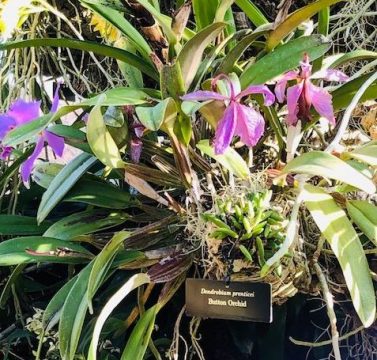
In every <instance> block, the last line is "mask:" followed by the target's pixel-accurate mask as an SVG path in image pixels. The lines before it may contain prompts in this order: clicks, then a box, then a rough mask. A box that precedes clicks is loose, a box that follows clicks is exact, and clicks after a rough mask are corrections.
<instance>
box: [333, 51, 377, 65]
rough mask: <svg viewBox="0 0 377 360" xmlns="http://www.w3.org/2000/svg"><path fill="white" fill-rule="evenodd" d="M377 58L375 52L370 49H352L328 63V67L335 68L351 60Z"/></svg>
mask: <svg viewBox="0 0 377 360" xmlns="http://www.w3.org/2000/svg"><path fill="white" fill-rule="evenodd" d="M368 59H377V52H376V51H370V50H363V49H361V50H354V51H350V52H347V53H345V54H343V55H342V56H340V57H338V58H337V59H336V60H335V61H333V62H332V63H331V64H330V66H329V67H330V68H336V67H338V66H340V65H344V64H346V63H348V62H351V61H359V60H368Z"/></svg>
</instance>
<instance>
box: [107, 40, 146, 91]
mask: <svg viewBox="0 0 377 360" xmlns="http://www.w3.org/2000/svg"><path fill="white" fill-rule="evenodd" d="M114 45H115V46H117V47H120V48H121V49H124V50H127V51H129V52H131V53H132V54H136V48H135V47H134V45H133V44H132V43H131V42H130V41H129V40H128V39H127V38H125V37H121V38H120V39H118V40H117V41H116V42H115V44H114ZM117 63H118V67H119V70H120V71H121V73H122V74H123V77H124V79H125V80H126V82H127V84H128V85H129V86H131V87H134V88H143V87H144V81H143V74H142V73H141V71H140V70H138V69H136V68H135V67H133V66H130V65H128V64H126V63H124V62H122V61H119V60H117Z"/></svg>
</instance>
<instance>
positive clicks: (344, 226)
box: [304, 184, 376, 327]
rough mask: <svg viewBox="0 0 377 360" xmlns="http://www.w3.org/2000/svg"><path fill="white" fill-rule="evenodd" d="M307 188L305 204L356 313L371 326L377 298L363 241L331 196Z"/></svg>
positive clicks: (313, 187)
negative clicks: (340, 276) (345, 285)
mask: <svg viewBox="0 0 377 360" xmlns="http://www.w3.org/2000/svg"><path fill="white" fill-rule="evenodd" d="M304 189H305V198H304V201H305V204H306V206H307V208H308V209H309V211H310V214H311V215H312V217H313V219H314V221H315V223H316V224H317V226H318V227H319V229H320V230H321V233H322V234H323V236H324V237H325V238H326V240H327V241H328V242H329V244H330V246H331V249H332V251H333V252H334V254H335V256H336V257H337V259H338V261H339V264H340V266H341V268H342V271H343V275H344V278H345V280H346V284H347V287H348V290H349V292H350V294H351V298H352V302H353V305H354V307H355V310H356V312H357V314H358V315H359V318H360V320H361V322H362V323H363V325H364V326H365V327H368V326H370V325H372V323H373V322H374V319H375V314H376V298H375V293H374V288H373V283H372V278H371V275H370V273H369V266H368V261H367V258H366V256H365V254H364V250H363V247H362V245H361V243H360V239H359V238H358V236H357V233H356V231H355V229H354V228H353V226H352V224H351V223H350V221H349V220H348V218H347V215H346V213H345V212H344V211H343V210H342V209H341V208H340V207H339V206H338V205H337V204H336V202H335V200H334V199H333V198H332V196H331V195H329V194H328V193H327V192H326V191H324V190H322V189H321V188H319V187H315V186H312V185H309V184H306V185H305V186H304Z"/></svg>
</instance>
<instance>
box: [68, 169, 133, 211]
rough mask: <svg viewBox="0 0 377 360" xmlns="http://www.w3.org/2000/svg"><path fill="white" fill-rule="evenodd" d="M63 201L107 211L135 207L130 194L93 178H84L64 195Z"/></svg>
mask: <svg viewBox="0 0 377 360" xmlns="http://www.w3.org/2000/svg"><path fill="white" fill-rule="evenodd" d="M63 201H69V202H82V203H85V204H90V205H94V206H99V207H102V208H107V209H125V208H129V207H131V206H137V205H138V201H137V199H136V198H134V197H133V196H132V195H131V194H130V193H128V192H126V191H124V190H121V189H119V188H117V187H116V186H113V185H111V184H109V183H108V182H106V181H102V180H100V179H96V178H95V177H87V176H84V177H83V178H82V179H80V180H79V181H78V182H77V183H76V184H75V185H74V186H73V188H72V189H71V190H70V191H69V192H68V193H67V194H66V196H65V197H64V199H63Z"/></svg>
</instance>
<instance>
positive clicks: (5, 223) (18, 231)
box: [0, 215, 54, 237]
mask: <svg viewBox="0 0 377 360" xmlns="http://www.w3.org/2000/svg"><path fill="white" fill-rule="evenodd" d="M50 225H51V223H49V222H46V223H43V224H41V225H38V223H37V219H36V218H34V217H30V216H22V215H0V235H1V236H4V235H11V236H20V235H42V234H43V232H44V231H45V230H46V229H47V228H48V227H49V226H50ZM51 237H54V236H51Z"/></svg>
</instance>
